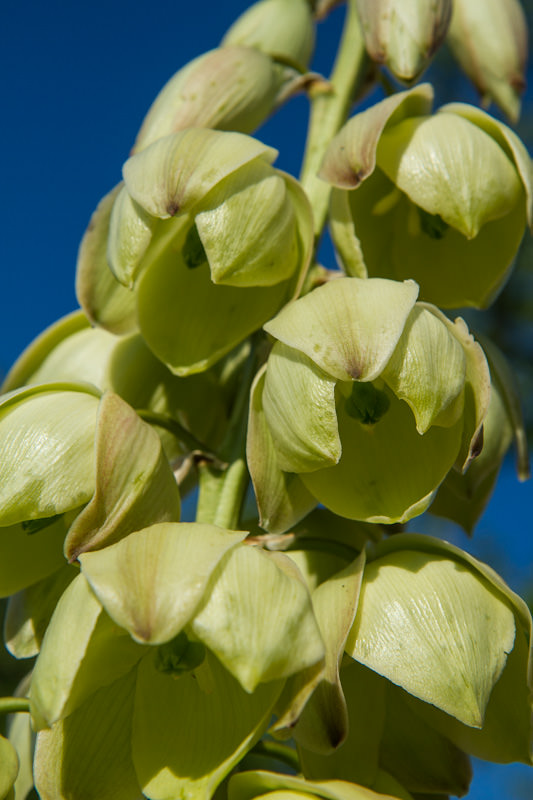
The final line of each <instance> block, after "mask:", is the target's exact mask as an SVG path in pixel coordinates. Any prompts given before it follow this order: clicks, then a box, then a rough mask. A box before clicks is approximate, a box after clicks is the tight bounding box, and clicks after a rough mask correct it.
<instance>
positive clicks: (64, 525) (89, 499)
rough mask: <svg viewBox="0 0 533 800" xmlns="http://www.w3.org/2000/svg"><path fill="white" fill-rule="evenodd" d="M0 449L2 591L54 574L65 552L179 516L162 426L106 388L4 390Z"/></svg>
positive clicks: (68, 555)
mask: <svg viewBox="0 0 533 800" xmlns="http://www.w3.org/2000/svg"><path fill="white" fill-rule="evenodd" d="M0 454H1V455H0V458H1V461H2V467H3V480H2V486H1V489H0V548H1V558H0V592H1V594H2V595H3V596H7V595H9V594H12V593H13V592H16V591H18V590H19V589H22V588H24V587H26V586H29V585H30V584H33V583H35V582H36V581H39V580H40V579H42V578H45V577H47V576H48V575H51V574H52V573H54V572H55V571H56V570H58V569H59V568H60V567H61V566H62V565H64V564H65V557H66V558H67V559H68V560H74V559H75V558H77V556H78V554H79V553H80V552H83V551H85V550H87V549H91V548H97V547H101V546H104V544H106V543H109V542H112V541H116V540H117V539H118V538H120V537H121V536H123V535H125V534H127V533H129V532H130V531H132V530H136V529H137V528H138V527H142V526H143V525H146V524H150V523H151V522H157V521H163V520H177V519H178V518H179V509H180V498H179V491H178V487H177V484H176V481H175V478H174V474H173V472H172V470H171V468H170V465H169V463H168V460H167V459H166V457H165V455H164V452H163V448H162V444H161V441H160V439H159V437H158V435H157V434H156V433H155V431H154V430H153V429H152V428H151V427H150V425H148V424H147V423H145V422H143V421H142V420H141V419H140V418H139V417H138V416H137V414H136V413H135V412H134V411H133V409H132V408H131V407H130V406H128V405H127V403H125V402H124V401H123V400H121V399H120V398H119V397H118V396H117V395H115V394H113V393H111V392H109V393H106V394H104V395H103V396H102V398H100V394H99V392H98V390H97V389H96V388H94V387H91V386H90V385H89V384H75V383H55V384H54V383H49V384H40V385H36V386H32V387H27V388H22V389H20V390H16V391H13V392H10V393H8V394H6V395H3V397H2V398H1V402H0ZM29 464H30V465H31V470H30V469H28V465H29Z"/></svg>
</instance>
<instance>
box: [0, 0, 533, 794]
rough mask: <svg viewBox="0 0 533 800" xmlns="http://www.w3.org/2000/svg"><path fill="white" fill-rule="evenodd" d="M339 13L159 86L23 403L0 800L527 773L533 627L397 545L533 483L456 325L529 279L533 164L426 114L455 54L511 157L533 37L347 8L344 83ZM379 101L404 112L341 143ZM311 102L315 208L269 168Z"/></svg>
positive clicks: (309, 15)
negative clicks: (324, 51) (324, 246)
mask: <svg viewBox="0 0 533 800" xmlns="http://www.w3.org/2000/svg"><path fill="white" fill-rule="evenodd" d="M332 5H333V3H331V2H328V0H324V2H317V3H311V2H307V0H260V1H259V2H258V3H256V4H255V5H253V6H251V8H250V9H249V10H248V11H247V12H245V14H244V15H243V16H242V17H241V18H239V19H238V20H237V21H236V22H235V23H234V24H233V25H232V26H231V27H230V28H229V30H228V32H227V34H226V36H225V37H224V39H223V41H222V42H221V44H220V47H218V48H216V49H215V50H212V51H210V52H208V53H205V54H203V55H201V56H199V57H198V58H197V59H195V60H194V61H192V62H191V63H189V64H187V65H185V66H183V67H181V69H180V70H179V71H178V72H177V74H176V75H175V76H174V77H173V78H171V80H170V81H169V82H168V83H167V85H166V86H165V87H164V88H163V90H162V91H161V93H160V95H159V96H158V97H157V98H156V100H155V101H154V103H153V105H152V107H151V109H150V110H149V111H148V114H147V116H146V118H145V120H144V122H143V124H142V126H141V129H140V131H139V133H138V135H137V137H136V139H135V144H134V147H133V150H132V154H131V156H130V158H129V159H128V160H127V161H126V163H125V164H124V166H123V169H122V180H121V182H120V183H118V184H117V186H116V187H115V189H113V190H112V191H111V192H110V193H108V194H107V195H106V196H105V197H104V198H103V199H102V201H101V202H100V204H99V206H98V208H97V209H96V211H95V213H94V216H93V218H92V220H91V222H90V224H89V227H88V229H87V232H86V234H85V236H84V238H83V241H82V242H81V246H80V251H79V260H78V266H77V276H76V286H77V293H78V299H79V303H80V308H79V309H78V310H76V311H74V312H73V313H72V314H71V315H69V316H68V317H66V318H64V319H62V320H59V321H58V322H57V323H55V324H54V325H53V326H51V327H50V328H49V329H48V330H47V331H45V332H44V333H43V334H41V336H39V337H38V338H37V339H36V340H35V341H34V342H33V343H32V344H31V345H30V346H29V348H28V349H27V350H26V351H25V352H24V353H23V354H22V356H21V357H20V359H19V360H18V361H17V362H16V363H15V365H14V366H13V368H12V370H11V371H10V373H9V375H8V376H7V379H6V381H5V383H4V387H3V390H2V392H3V393H2V395H1V396H0V463H1V464H2V482H1V486H0V592H1V593H2V596H3V597H8V598H9V601H8V610H7V616H6V621H5V641H6V646H7V648H8V649H9V651H10V652H11V653H12V654H13V655H14V656H15V657H16V658H20V659H28V658H33V657H36V660H35V664H34V667H33V668H32V670H31V672H29V674H28V676H27V678H26V679H25V680H24V681H23V683H22V684H21V685H20V686H19V687H18V689H17V690H16V692H15V693H14V696H13V697H12V698H4V699H2V700H0V711H5V712H7V713H13V718H12V720H11V723H10V726H9V733H8V737H7V738H6V737H0V798H2V797H7V798H14V800H25V798H26V797H27V796H28V795H29V793H30V792H31V791H32V789H33V788H35V790H36V792H37V793H38V795H39V797H40V798H41V799H42V800H139V798H142V797H146V798H149V800H210V798H212V797H215V798H216V800H255V798H261V797H265V800H266V798H272V800H298V799H301V800H304V799H307V800H309V798H320V799H321V800H380V798H381V799H382V800H391V798H398V799H399V800H424V799H425V798H428V797H429V796H434V797H436V798H444V797H447V796H448V795H458V796H461V795H464V794H466V793H467V792H468V787H469V782H470V779H471V764H470V756H475V757H478V758H484V759H487V760H492V761H497V762H511V761H522V762H524V763H527V764H531V763H532V752H531V744H530V743H531V733H532V726H531V710H532V706H531V692H532V688H533V687H532V676H531V668H530V663H531V646H532V641H531V638H532V637H531V625H532V623H531V616H530V613H529V610H528V608H527V605H526V604H525V602H524V601H523V600H522V599H521V598H520V597H518V596H517V595H516V594H515V593H514V592H513V591H511V589H510V588H509V587H508V586H507V585H506V584H505V583H504V582H503V580H502V579H501V578H500V577H499V576H498V575H497V574H496V573H495V572H494V571H493V570H492V569H491V568H490V567H489V566H487V565H486V564H484V563H482V562H480V561H478V560H477V559H476V558H474V557H473V556H470V555H468V554H467V553H466V552H463V551H462V550H461V549H459V548H458V547H455V546H452V545H451V544H448V543H447V542H445V541H443V540H440V539H437V538H434V537H432V536H428V535H426V534H425V533H424V521H423V519H422V520H419V521H417V522H416V523H411V525H413V524H415V525H416V526H418V525H419V526H420V527H419V528H418V527H417V530H419V532H418V533H409V532H406V531H405V529H404V524H405V523H407V522H408V521H410V520H414V519H416V518H417V517H419V516H420V515H421V514H422V512H424V511H426V510H429V511H430V512H433V513H435V514H438V515H440V516H443V517H447V518H448V519H451V520H453V521H455V522H458V523H459V524H460V525H462V526H463V528H464V529H465V530H466V531H468V532H471V531H472V530H473V528H474V527H475V524H476V522H477V520H478V519H479V517H480V515H481V513H482V511H483V509H484V507H485V505H486V503H487V501H488V498H489V496H490V493H491V491H492V488H493V486H494V482H495V480H496V477H497V474H498V470H499V468H500V465H501V463H502V460H503V458H504V456H505V453H506V452H507V450H508V448H509V446H510V444H511V442H512V441H513V439H515V440H516V441H517V442H518V452H519V460H518V462H519V477H520V478H522V479H525V478H526V477H527V473H528V463H527V448H526V446H525V444H524V434H523V425H522V420H521V415H520V410H519V402H518V400H517V397H516V394H515V390H514V388H513V381H512V377H511V373H510V368H509V366H508V365H507V363H506V361H505V357H504V356H503V354H501V353H500V352H499V351H497V350H496V348H495V347H494V346H493V345H491V344H490V342H483V346H482V344H481V343H480V342H479V341H478V340H477V339H476V337H475V335H474V333H473V332H471V331H470V330H469V329H468V326H467V325H466V323H465V322H464V320H463V319H462V318H461V316H460V315H459V314H455V313H453V314H450V313H449V311H443V309H446V310H449V309H457V308H458V307H461V306H473V307H475V308H485V307H487V306H488V305H489V304H490V303H491V302H492V301H493V299H494V298H495V296H496V294H497V293H498V292H499V291H500V289H501V287H502V286H503V284H504V283H505V281H506V280H507V278H508V277H509V274H510V272H511V270H512V265H513V261H514V258H515V255H516V252H517V249H518V247H519V244H520V242H521V239H522V237H523V235H524V232H525V230H526V227H527V226H528V225H531V223H532V220H533V210H532V208H533V206H532V204H533V200H532V182H533V173H532V164H531V160H530V157H529V155H528V153H527V150H526V148H525V146H524V145H523V144H522V142H521V141H520V139H519V138H518V137H517V135H516V134H515V133H514V132H513V131H512V130H511V128H509V127H508V126H507V125H505V124H504V123H503V122H500V121H498V120H496V119H495V118H493V117H492V116H490V115H489V114H488V113H487V112H485V111H482V110H480V109H478V108H477V107H473V106H468V105H465V104H461V103H453V104H449V105H447V106H444V107H441V108H438V109H437V110H434V109H433V90H432V88H431V86H430V85H429V84H427V83H422V84H416V81H417V80H418V79H419V78H420V76H421V75H422V73H423V72H424V70H425V68H426V66H427V65H428V63H429V61H430V59H431V58H432V57H433V55H434V54H435V53H436V52H437V51H438V49H439V48H440V46H441V45H442V44H443V43H444V42H448V43H449V44H450V45H451V47H452V49H453V51H454V53H455V54H456V55H457V58H458V60H459V62H460V63H461V65H462V66H463V68H464V69H465V71H466V72H467V74H469V75H471V76H472V77H473V78H474V80H475V82H476V84H477V85H478V87H479V89H480V91H481V93H482V95H483V98H484V99H485V100H486V99H493V100H494V101H495V102H497V103H499V104H500V105H501V107H502V109H503V110H504V112H505V113H506V114H507V115H508V116H509V118H510V119H511V121H515V120H516V118H517V116H518V113H519V89H520V87H521V80H522V77H523V63H524V38H523V30H522V28H523V19H522V12H521V10H520V7H519V5H518V3H517V2H515V0H513V2H511V0H491V2H490V3H481V2H469V3H466V2H459V0H456V2H455V3H453V8H452V3H451V0H440V2H437V1H435V2H432V3H427V2H424V3H423V2H420V0H409V2H399V0H373V1H372V2H365V0H347V10H346V23H345V26H346V27H345V34H344V35H343V38H342V41H341V42H340V44H339V54H338V59H337V66H336V67H335V69H334V71H333V73H332V76H331V78H330V79H329V80H328V79H326V78H324V77H322V76H319V75H317V74H315V73H312V72H311V71H310V70H309V64H310V61H311V57H312V52H313V48H314V45H315V28H316V19H317V18H319V17H321V16H324V15H326V14H327V13H328V11H329V9H330V7H331V6H332ZM496 30H497V31H498V35H500V34H501V36H502V42H503V44H502V47H501V50H500V51H499V57H498V58H490V59H487V60H483V58H482V54H483V53H485V54H486V53H488V52H489V50H490V48H491V47H493V45H494V37H495V35H496V34H495V33H494V31H496ZM465 42H467V43H468V47H466V45H465ZM384 69H386V70H388V71H389V73H391V74H392V81H393V84H391V85H394V86H396V83H395V82H396V81H399V82H400V83H403V84H406V85H407V88H405V87H403V86H402V87H400V88H399V90H398V91H395V92H394V93H392V94H390V96H387V97H385V98H382V99H379V100H377V101H376V102H375V103H374V104H373V105H371V106H369V107H367V108H366V110H359V108H358V107H357V106H356V108H355V109H354V111H355V113H354V114H353V115H351V112H352V104H354V103H357V102H358V101H359V100H360V99H361V97H362V95H363V94H364V92H365V91H366V89H367V88H368V84H369V83H372V82H376V81H377V80H379V75H380V74H381V73H380V70H384ZM388 81H389V83H390V78H389V79H388ZM415 84H416V85H415ZM297 91H305V92H306V93H307V94H308V97H309V100H310V103H311V108H312V112H311V122H310V129H309V138H308V142H307V145H306V151H305V158H304V167H303V171H302V175H301V176H300V180H297V179H296V178H295V177H292V176H290V175H288V174H286V173H284V172H281V171H280V170H279V169H277V168H276V166H275V160H276V156H277V152H276V151H275V150H274V149H273V148H271V147H270V146H268V145H267V144H264V143H262V142H261V141H260V140H259V139H257V138H254V137H253V136H252V135H251V134H252V133H253V132H254V131H255V130H256V129H257V127H258V126H260V125H261V124H262V123H263V122H264V121H265V120H266V119H267V118H268V117H269V116H270V115H271V114H272V113H273V112H274V111H275V110H276V109H277V107H278V106H279V105H280V104H281V103H282V102H286V101H289V100H290V98H291V97H292V96H293V95H294V94H295V93H296V92H297ZM326 223H327V225H328V226H329V228H330V231H331V236H332V241H333V243H334V247H335V250H336V255H337V259H338V265H337V268H334V265H333V264H330V265H327V266H328V268H326V267H324V266H323V265H322V264H320V263H319V261H318V250H317V248H318V245H319V240H320V236H321V234H322V230H323V227H324V225H325V224H326ZM184 500H187V506H186V507H187V508H191V507H192V505H194V506H195V513H194V519H191V516H192V514H190V513H189V511H187V512H185V513H184V514H183V517H182V513H183V512H182V509H183V508H184V507H185V504H184V502H183V501H184ZM280 762H281V763H282V764H283V765H284V771H280Z"/></svg>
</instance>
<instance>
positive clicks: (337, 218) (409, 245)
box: [320, 84, 533, 308]
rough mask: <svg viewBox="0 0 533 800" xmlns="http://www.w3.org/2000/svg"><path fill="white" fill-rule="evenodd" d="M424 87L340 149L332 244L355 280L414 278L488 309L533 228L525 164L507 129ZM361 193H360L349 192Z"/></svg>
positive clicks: (336, 148)
mask: <svg viewBox="0 0 533 800" xmlns="http://www.w3.org/2000/svg"><path fill="white" fill-rule="evenodd" d="M432 96H433V93H432V90H431V87H430V86H429V85H427V84H425V85H422V86H419V87H416V88H415V89H412V90H410V91H407V92H403V93H399V94H397V95H394V96H392V97H389V98H387V99H386V100H383V101H382V102H381V103H378V104H377V105H375V106H373V107H372V108H371V109H368V110H367V111H363V112H362V113H361V114H357V115H356V116H355V117H353V118H352V119H351V120H349V121H348V122H347V123H346V125H345V126H344V128H343V129H342V130H341V131H340V133H339V134H338V135H337V136H336V137H335V138H334V139H333V141H332V143H331V145H330V147H329V149H328V151H327V153H326V157H325V160H324V163H323V165H322V169H321V173H320V174H321V177H322V178H324V180H327V181H329V182H330V183H332V184H333V185H334V186H336V187H337V189H335V190H334V191H333V195H332V204H331V226H332V235H333V239H334V241H335V244H336V246H337V247H338V249H339V253H340V256H341V259H342V261H343V263H344V266H345V268H346V270H347V272H348V273H350V274H353V275H358V276H364V275H365V274H368V275H369V276H382V277H388V278H395V279H404V278H413V279H414V280H416V281H417V283H418V284H419V285H420V296H421V299H425V300H428V301H430V302H432V303H435V304H437V305H439V306H445V307H452V308H453V307H458V306H465V305H469V306H476V307H484V306H487V305H489V304H490V303H491V302H492V300H493V298H494V296H495V295H496V294H497V292H498V291H499V289H500V288H501V286H502V284H503V283H504V281H505V280H506V278H507V276H508V274H509V271H510V269H511V266H512V263H513V259H514V257H515V255H516V251H517V249H518V246H519V244H520V241H521V239H522V236H523V233H524V229H525V225H526V221H528V222H529V223H530V224H531V221H532V219H533V213H532V199H531V195H532V190H531V187H532V170H531V160H530V158H529V155H528V153H527V151H526V149H525V147H524V145H523V144H522V142H521V141H520V140H519V139H518V137H517V136H516V135H515V134H514V133H513V131H511V130H510V129H509V128H508V127H507V126H506V125H503V124H502V123H500V122H498V121H497V120H495V119H492V118H491V117H489V116H488V115H487V114H485V113H484V112H482V111H480V110H479V109H476V108H474V107H472V106H468V105H464V104H460V103H453V104H450V105H447V106H443V107H442V108H441V109H439V111H438V112H437V113H436V114H433V115H431V102H432ZM352 190H355V191H352Z"/></svg>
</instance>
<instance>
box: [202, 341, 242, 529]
mask: <svg viewBox="0 0 533 800" xmlns="http://www.w3.org/2000/svg"><path fill="white" fill-rule="evenodd" d="M256 368H257V347H256V346H252V348H251V350H250V354H249V356H248V358H247V360H246V363H245V365H244V367H243V371H242V376H241V382H240V386H239V391H238V393H237V397H236V398H235V405H234V407H233V412H232V415H231V420H230V423H229V426H228V431H227V433H226V436H225V438H224V442H223V444H222V446H221V448H220V454H221V456H222V458H223V459H225V460H226V461H227V462H228V467H227V469H225V470H224V471H221V470H220V469H217V468H216V467H215V466H214V465H213V464H210V463H209V462H208V461H205V462H203V463H202V462H200V464H199V466H198V471H199V492H198V505H197V509H196V521H197V522H204V523H209V524H211V525H218V526H220V527H221V528H229V529H231V530H235V529H238V527H239V519H240V514H241V508H242V504H243V501H244V495H245V494H246V489H247V487H248V483H249V475H248V467H247V465H246V456H245V453H246V429H247V419H248V399H249V394H250V387H251V385H252V381H253V378H254V375H255V372H256Z"/></svg>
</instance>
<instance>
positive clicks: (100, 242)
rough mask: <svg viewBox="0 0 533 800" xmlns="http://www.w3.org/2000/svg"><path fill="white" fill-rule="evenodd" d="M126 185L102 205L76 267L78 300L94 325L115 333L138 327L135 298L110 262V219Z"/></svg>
mask: <svg viewBox="0 0 533 800" xmlns="http://www.w3.org/2000/svg"><path fill="white" fill-rule="evenodd" d="M121 188H122V184H119V185H118V186H116V187H115V188H114V189H113V190H112V191H111V192H109V194H107V195H106V196H105V197H104V198H103V199H102V200H101V201H100V203H99V204H98V207H97V208H96V211H95V212H94V214H93V215H92V217H91V221H90V223H89V227H88V228H87V231H86V232H85V234H84V236H83V239H82V240H81V244H80V249H79V253H78V263H77V267H76V297H77V298H78V302H79V304H80V306H81V307H82V308H83V310H84V311H85V313H86V314H87V317H88V318H89V319H90V320H91V322H93V323H95V324H97V325H102V327H104V328H105V329H106V330H108V331H111V332H112V333H117V334H123V333H132V332H133V331H135V330H136V328H137V319H136V317H137V315H136V310H135V296H134V294H133V292H131V291H130V290H129V289H126V288H125V287H124V286H122V284H120V283H119V282H118V280H117V279H116V278H115V276H114V275H113V273H112V272H111V268H110V266H109V263H108V260H107V244H108V236H109V220H110V216H111V210H112V208H113V204H114V202H115V198H116V196H117V194H119V192H120V190H121Z"/></svg>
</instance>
